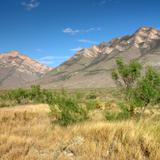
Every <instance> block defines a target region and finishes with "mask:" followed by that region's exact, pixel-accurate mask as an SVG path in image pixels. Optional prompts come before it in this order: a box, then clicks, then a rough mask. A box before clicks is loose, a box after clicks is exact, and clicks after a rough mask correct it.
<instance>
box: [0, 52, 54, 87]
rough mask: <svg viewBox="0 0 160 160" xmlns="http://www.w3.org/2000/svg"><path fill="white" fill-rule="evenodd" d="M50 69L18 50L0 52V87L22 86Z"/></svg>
mask: <svg viewBox="0 0 160 160" xmlns="http://www.w3.org/2000/svg"><path fill="white" fill-rule="evenodd" d="M51 69H52V68H49V67H47V66H45V65H42V64H40V63H38V62H36V61H34V60H32V59H31V58H29V57H27V56H25V55H22V54H20V53H19V52H18V51H11V52H8V53H4V54H0V88H12V87H20V86H23V85H24V84H26V83H28V82H31V81H35V80H36V79H37V78H39V77H41V76H43V75H44V74H45V73H46V72H48V71H50V70H51Z"/></svg>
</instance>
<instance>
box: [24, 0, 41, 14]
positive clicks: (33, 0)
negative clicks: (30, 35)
mask: <svg viewBox="0 0 160 160" xmlns="http://www.w3.org/2000/svg"><path fill="white" fill-rule="evenodd" d="M39 5H40V2H39V1H38V0H29V1H25V2H22V6H24V7H25V8H26V9H27V10H28V11H31V10H32V9H35V8H37V7H39Z"/></svg>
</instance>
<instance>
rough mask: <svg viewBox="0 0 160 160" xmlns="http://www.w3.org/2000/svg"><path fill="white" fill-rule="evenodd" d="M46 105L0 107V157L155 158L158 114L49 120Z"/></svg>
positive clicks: (159, 131)
mask: <svg viewBox="0 0 160 160" xmlns="http://www.w3.org/2000/svg"><path fill="white" fill-rule="evenodd" d="M48 112H49V107H48V106H47V105H43V104H40V105H26V106H17V107H14V108H1V109H0V159H1V160H159V159H160V154H159V151H160V123H159V122H160V119H159V118H158V116H159V115H155V116H154V115H152V117H151V118H149V119H146V120H141V121H139V122H134V121H133V120H128V121H124V122H115V123H113V122H112V123H111V122H105V121H89V122H85V123H80V124H76V125H72V126H68V127H60V126H58V125H54V124H52V123H51V121H50V118H49V116H48Z"/></svg>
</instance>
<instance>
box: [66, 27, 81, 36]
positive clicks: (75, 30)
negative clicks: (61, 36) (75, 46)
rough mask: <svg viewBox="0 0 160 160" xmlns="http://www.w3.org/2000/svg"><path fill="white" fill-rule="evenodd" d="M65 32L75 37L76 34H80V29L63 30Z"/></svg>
mask: <svg viewBox="0 0 160 160" xmlns="http://www.w3.org/2000/svg"><path fill="white" fill-rule="evenodd" d="M63 32H64V33H69V34H71V35H74V34H76V33H79V32H80V31H79V29H72V28H65V29H64V30H63Z"/></svg>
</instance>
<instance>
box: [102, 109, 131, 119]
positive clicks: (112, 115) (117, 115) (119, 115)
mask: <svg viewBox="0 0 160 160" xmlns="http://www.w3.org/2000/svg"><path fill="white" fill-rule="evenodd" d="M130 117H131V115H130V112H128V111H121V112H106V114H105V118H106V120H108V121H122V120H127V119H129V118H130Z"/></svg>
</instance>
